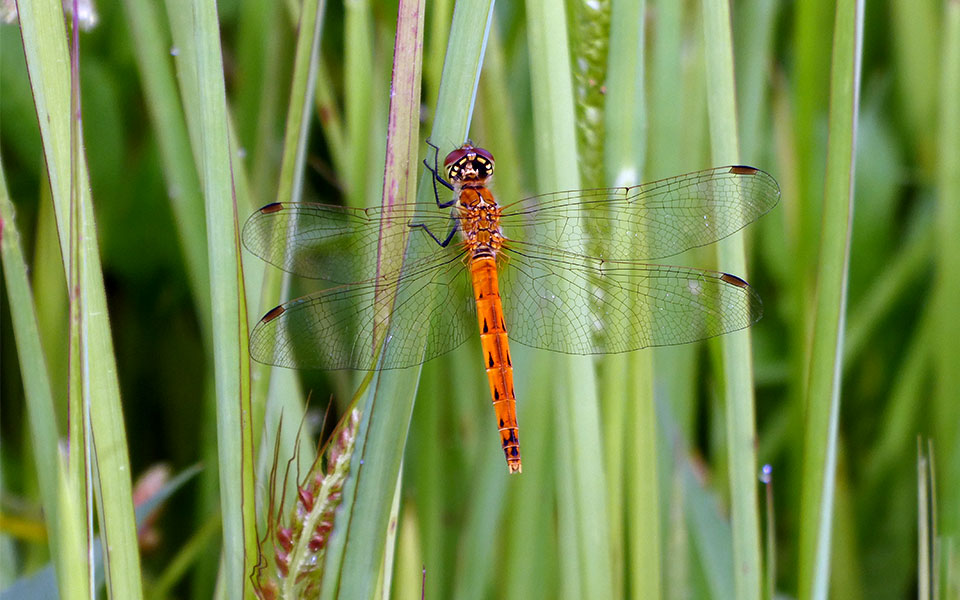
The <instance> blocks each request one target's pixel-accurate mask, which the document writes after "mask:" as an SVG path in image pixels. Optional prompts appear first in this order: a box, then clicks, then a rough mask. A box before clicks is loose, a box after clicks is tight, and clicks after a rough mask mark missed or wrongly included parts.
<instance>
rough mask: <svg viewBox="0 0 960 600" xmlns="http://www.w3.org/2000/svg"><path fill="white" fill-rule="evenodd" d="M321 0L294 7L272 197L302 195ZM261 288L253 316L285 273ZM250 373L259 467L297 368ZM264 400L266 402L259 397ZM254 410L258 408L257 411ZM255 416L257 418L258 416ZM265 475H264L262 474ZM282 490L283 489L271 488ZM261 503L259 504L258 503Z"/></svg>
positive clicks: (299, 405)
mask: <svg viewBox="0 0 960 600" xmlns="http://www.w3.org/2000/svg"><path fill="white" fill-rule="evenodd" d="M325 8H326V7H325V2H323V0H319V1H315V2H306V3H304V5H303V7H302V10H301V11H300V21H299V23H298V27H297V32H298V33H297V45H296V51H295V56H294V63H293V74H292V75H293V76H292V82H291V85H290V101H289V105H288V107H287V118H286V125H285V134H284V141H283V156H282V158H281V162H280V172H279V178H278V181H277V190H276V197H275V199H274V200H275V201H276V202H301V201H303V182H304V174H303V173H304V168H305V165H306V161H307V142H308V136H309V131H310V123H311V117H312V116H313V94H314V89H315V87H316V80H317V71H318V69H319V62H320V40H321V31H322V29H323V14H324V10H325ZM245 256H246V257H249V259H250V260H245V262H244V265H245V266H244V268H245V271H246V269H247V265H252V266H254V268H255V271H259V270H260V269H259V267H260V266H261V265H262V261H260V260H259V259H258V258H256V257H253V256H251V255H250V254H249V253H247V254H245ZM262 272H263V273H264V277H263V284H262V288H263V289H262V290H261V294H260V297H261V305H262V306H261V307H260V308H261V309H262V310H257V313H256V314H257V316H259V315H260V314H262V312H263V311H265V310H267V309H268V308H269V307H272V306H275V305H276V304H278V303H279V302H280V301H281V300H282V299H284V298H286V297H288V296H289V292H290V288H291V285H290V284H291V277H290V275H289V274H281V273H280V272H279V270H278V269H273V268H270V269H264V270H263V271H262ZM252 379H253V382H254V390H253V399H254V401H255V402H256V404H255V406H257V407H259V406H261V405H264V404H265V408H266V415H265V417H264V422H266V423H267V424H268V428H267V429H266V430H265V431H266V436H265V438H264V439H263V441H262V444H261V446H260V453H261V454H260V461H259V464H260V465H261V466H262V467H266V466H267V465H268V464H270V462H271V461H270V459H272V457H273V448H274V443H273V441H274V436H275V435H277V434H279V433H280V431H279V426H278V424H279V421H280V413H281V412H283V411H286V414H288V415H299V414H302V412H303V401H302V393H301V392H300V385H299V381H298V378H297V374H296V373H295V372H294V371H291V370H289V369H278V370H275V369H272V368H270V367H268V366H267V365H263V364H259V363H257V364H254V365H253V372H252ZM264 400H266V402H265V403H264ZM256 414H258V415H259V414H260V413H259V412H258V413H256ZM258 422H259V421H258ZM254 429H255V431H254V440H257V442H258V443H259V442H260V437H261V436H260V432H261V429H260V428H258V427H255V428H254ZM290 441H291V440H290V439H289V436H287V437H286V438H285V439H284V443H283V444H282V445H281V447H280V448H279V453H280V454H279V455H280V456H292V455H293V451H294V448H293V447H292V446H291V445H290V443H289V442H290ZM309 445H310V444H308V443H307V440H306V439H304V440H303V444H302V445H301V449H302V450H303V451H305V452H308V453H312V449H311V448H309ZM258 475H260V476H265V471H264V470H263V468H261V469H258ZM264 480H265V479H264ZM276 491H277V492H278V493H279V494H283V493H284V490H276ZM261 507H262V505H261Z"/></svg>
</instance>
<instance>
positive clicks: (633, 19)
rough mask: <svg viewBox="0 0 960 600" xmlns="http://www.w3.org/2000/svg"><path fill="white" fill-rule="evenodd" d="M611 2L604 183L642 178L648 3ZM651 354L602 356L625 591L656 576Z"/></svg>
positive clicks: (612, 509)
mask: <svg viewBox="0 0 960 600" xmlns="http://www.w3.org/2000/svg"><path fill="white" fill-rule="evenodd" d="M611 8H612V13H611V15H610V52H609V54H608V65H607V77H606V79H607V80H608V81H610V82H617V85H611V86H609V87H608V88H606V94H607V95H606V103H605V129H606V131H605V134H604V140H605V144H604V146H605V147H604V163H605V164H604V171H605V178H604V180H605V181H604V185H632V184H634V183H636V182H638V181H641V180H642V177H641V173H642V172H643V162H644V156H645V150H646V123H647V120H646V108H647V107H646V102H645V97H644V85H643V81H644V72H645V70H644V59H645V53H644V20H643V15H644V12H645V10H646V3H645V2H632V1H622V0H614V2H613V3H612V7H611ZM652 360H653V355H652V353H650V352H646V351H641V352H635V353H632V354H626V355H625V354H616V355H611V356H606V357H604V358H603V363H602V367H601V371H600V377H601V379H600V397H601V402H602V415H603V421H604V429H603V442H604V449H605V454H604V464H605V466H606V476H607V477H606V482H607V489H606V493H607V517H608V518H609V519H610V544H611V547H610V553H611V562H612V564H611V569H612V573H613V586H614V587H613V591H614V594H616V595H623V594H624V592H625V588H624V586H625V585H627V583H628V582H629V585H630V589H632V590H633V593H634V596H641V595H642V596H646V597H650V598H655V597H657V594H659V591H660V577H661V576H660V560H659V555H660V532H659V525H660V519H659V514H660V510H659V505H658V504H659V503H658V489H659V486H658V485H657V483H658V479H657V476H656V473H657V467H656V459H657V453H656V424H655V422H654V421H655V418H656V417H655V414H654V410H653V378H652V377H650V375H651V374H652V371H653V367H652V364H651V363H652ZM628 540H629V541H628ZM627 547H629V549H630V553H629V560H630V562H629V569H628V568H627V567H626V564H627V563H626V558H627V555H626V548H627Z"/></svg>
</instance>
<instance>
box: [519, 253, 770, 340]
mask: <svg viewBox="0 0 960 600" xmlns="http://www.w3.org/2000/svg"><path fill="white" fill-rule="evenodd" d="M502 264H503V268H502V269H501V275H500V292H501V295H502V296H503V305H504V313H505V314H506V322H507V323H506V325H507V331H508V332H509V334H510V339H511V340H516V341H518V342H520V343H522V344H525V345H527V346H533V347H535V348H543V349H545V350H553V351H555V352H564V353H567V354H606V353H615V352H627V351H630V350H638V349H640V348H647V347H650V346H667V345H672V344H683V343H687V342H693V341H696V340H702V339H706V338H709V337H713V336H716V335H721V334H723V333H728V332H731V331H736V330H738V329H743V328H745V327H749V326H750V325H751V324H753V323H755V322H756V321H757V320H758V319H759V318H760V316H761V313H762V305H761V302H760V298H759V296H758V295H757V293H756V292H755V291H754V290H753V288H751V287H750V286H749V285H747V283H746V282H745V281H743V280H742V279H740V278H738V277H736V276H733V275H728V274H726V273H719V272H715V271H701V270H698V269H687V268H682V267H671V266H666V265H655V264H643V263H638V262H630V261H603V260H599V259H595V258H589V257H583V256H578V255H575V254H571V253H566V252H562V251H558V250H551V249H544V248H540V247H537V246H531V245H528V244H523V243H516V242H513V243H511V244H510V248H509V249H508V250H507V251H506V252H505V260H504V261H503V262H502Z"/></svg>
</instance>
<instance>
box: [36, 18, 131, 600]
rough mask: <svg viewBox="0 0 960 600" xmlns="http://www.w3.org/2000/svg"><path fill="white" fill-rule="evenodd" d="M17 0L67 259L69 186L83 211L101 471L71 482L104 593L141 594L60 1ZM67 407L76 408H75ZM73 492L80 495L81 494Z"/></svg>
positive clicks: (86, 382)
mask: <svg viewBox="0 0 960 600" xmlns="http://www.w3.org/2000/svg"><path fill="white" fill-rule="evenodd" d="M18 6H19V9H20V31H21V35H22V39H23V45H24V50H25V54H26V58H27V69H28V71H29V73H30V84H31V86H32V90H33V99H34V103H35V107H36V111H37V121H38V123H39V125H40V135H41V138H42V139H43V144H44V155H45V156H44V158H45V160H46V165H47V168H48V176H49V178H50V188H51V189H52V191H53V201H54V208H55V212H56V217H57V224H58V227H57V230H58V233H59V236H60V249H61V256H62V257H64V258H65V259H66V257H69V256H70V246H71V245H70V239H69V236H70V230H71V227H70V211H71V189H75V190H78V191H79V193H80V194H82V195H83V198H82V199H81V201H80V202H79V204H78V206H80V207H82V210H83V211H84V213H83V214H82V219H80V220H78V224H79V223H82V224H83V227H84V229H83V230H82V231H78V234H79V235H80V236H82V238H83V240H84V243H83V244H82V247H81V248H80V250H81V252H82V254H81V255H80V256H79V257H78V258H79V260H80V261H82V263H83V268H81V269H79V270H78V273H79V275H80V277H81V279H80V280H79V281H78V288H79V291H80V294H81V295H82V297H83V300H84V301H83V304H82V306H81V307H80V310H81V311H82V312H83V314H82V315H81V323H82V326H83V328H84V338H83V345H84V346H83V348H82V351H83V352H84V354H85V364H86V366H87V369H86V371H85V372H84V373H82V374H81V376H82V377H83V381H82V383H81V384H80V385H81V386H82V387H83V389H84V391H85V394H84V395H85V396H86V397H87V398H88V399H90V404H89V412H88V415H89V419H90V421H89V423H90V428H91V430H92V432H91V433H92V434H94V435H95V443H96V446H95V447H93V448H90V451H91V452H92V453H93V456H94V457H95V458H94V460H96V462H97V466H98V473H99V479H98V480H97V481H86V483H84V482H82V481H75V482H73V483H75V484H76V485H81V486H82V485H89V486H94V488H95V491H96V496H97V498H98V499H99V500H100V517H101V519H100V526H101V527H100V531H101V535H102V537H103V541H104V545H105V547H106V548H109V552H107V553H105V555H104V556H105V559H106V560H105V562H106V571H107V582H108V583H107V585H108V593H109V594H110V596H111V597H114V598H124V599H127V598H129V599H131V600H135V599H136V598H140V597H141V596H142V590H141V586H140V559H139V552H138V549H137V540H136V527H135V521H134V513H133V503H132V501H131V486H130V463H129V459H128V457H127V442H126V433H125V430H124V423H123V411H122V408H121V404H120V389H119V383H118V381H117V371H116V363H115V360H114V354H113V341H112V337H111V332H110V323H109V315H108V312H107V302H106V293H105V291H104V287H103V274H102V270H101V266H100V256H99V252H98V249H97V247H96V239H97V234H96V228H95V225H94V218H93V206H92V204H93V203H92V199H91V197H90V183H89V178H88V175H87V170H86V163H85V159H84V157H83V156H82V155H80V154H79V153H78V154H76V155H75V154H73V153H72V152H73V150H72V147H71V144H72V143H73V140H72V138H71V130H72V119H71V115H72V111H71V95H70V81H71V75H70V68H69V65H70V60H69V56H68V53H67V45H66V39H65V36H64V22H63V13H62V8H61V6H60V3H59V2H55V1H53V0H34V1H32V2H20V3H19V4H18ZM81 144H82V141H81V140H77V145H78V146H79V145H81ZM74 156H76V161H75V162H76V166H77V168H76V169H75V168H74V160H73V158H72V157H74ZM65 271H67V272H69V269H67V268H66V267H65ZM73 414H74V415H80V414H82V413H81V411H73ZM71 441H72V444H73V447H74V448H76V447H77V446H78V445H79V444H80V442H81V440H80V438H79V437H74V438H73V439H72V440H71ZM78 477H79V476H78ZM73 500H76V501H81V499H80V498H75V499H73ZM61 506H63V505H62V504H61ZM92 509H93V507H92V506H88V507H86V508H85V509H83V508H81V512H86V514H87V518H88V522H89V521H90V520H91V519H92V515H91V514H90V511H92ZM89 543H90V541H89V540H88V545H89Z"/></svg>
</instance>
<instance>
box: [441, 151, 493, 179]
mask: <svg viewBox="0 0 960 600" xmlns="http://www.w3.org/2000/svg"><path fill="white" fill-rule="evenodd" d="M493 164H494V161H493V155H492V154H490V153H489V152H488V151H486V150H484V149H483V148H475V147H473V146H471V145H470V144H464V145H463V146H461V147H459V148H457V149H456V150H454V151H453V152H451V153H450V154H448V155H447V158H446V159H444V161H443V168H444V171H445V173H446V175H447V179H450V180H452V181H465V180H479V181H483V180H485V179H487V178H489V177H490V176H491V175H493Z"/></svg>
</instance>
